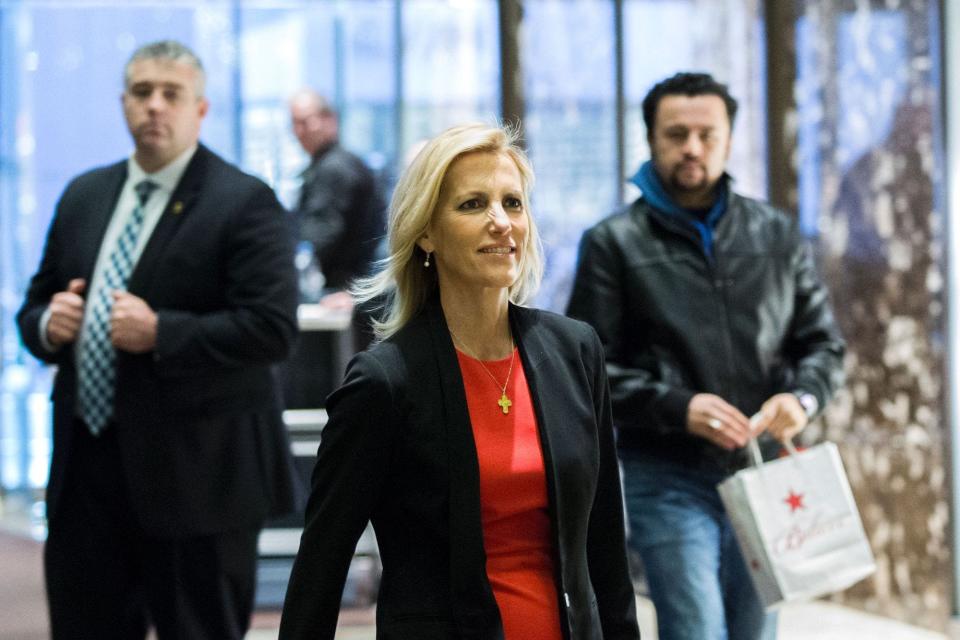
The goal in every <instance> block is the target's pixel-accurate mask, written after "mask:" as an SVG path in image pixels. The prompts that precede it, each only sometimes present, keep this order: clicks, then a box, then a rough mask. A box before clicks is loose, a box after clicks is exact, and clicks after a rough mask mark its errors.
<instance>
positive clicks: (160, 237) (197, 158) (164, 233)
mask: <svg viewBox="0 0 960 640" xmlns="http://www.w3.org/2000/svg"><path fill="white" fill-rule="evenodd" d="M209 155H210V152H209V151H207V149H206V147H204V146H203V145H199V146H198V147H197V151H196V153H194V154H193V158H191V159H190V163H189V164H188V165H187V168H186V170H185V171H184V172H183V176H182V177H181V178H180V182H179V183H178V184H177V187H176V189H174V190H173V193H172V194H171V196H170V201H169V202H168V203H167V207H166V209H164V210H163V214H162V215H161V216H160V220H159V221H158V222H157V226H156V227H155V228H154V229H153V233H152V234H151V235H150V240H149V241H148V242H147V246H146V247H144V249H143V253H142V254H141V255H140V259H139V260H137V264H136V266H135V267H134V268H133V273H132V274H131V275H130V281H129V284H128V287H127V288H128V289H129V290H130V291H132V292H137V293H141V294H142V293H143V292H144V291H146V290H147V289H148V288H149V287H150V284H151V282H150V278H151V276H152V274H153V273H155V270H154V268H153V266H154V265H155V264H156V263H157V261H158V260H160V259H162V257H163V252H164V249H165V248H166V246H167V244H168V243H169V242H170V240H171V239H172V238H173V237H174V236H175V235H176V232H177V229H178V228H179V227H180V222H181V221H182V220H183V218H184V217H185V216H186V215H187V214H188V213H189V212H190V210H191V208H192V206H193V204H194V202H195V201H196V199H197V197H198V196H199V195H200V191H201V190H202V189H203V185H204V181H205V179H206V174H207V163H208V160H209V158H208V156H209Z"/></svg>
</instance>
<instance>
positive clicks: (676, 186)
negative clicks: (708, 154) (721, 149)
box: [668, 162, 712, 193]
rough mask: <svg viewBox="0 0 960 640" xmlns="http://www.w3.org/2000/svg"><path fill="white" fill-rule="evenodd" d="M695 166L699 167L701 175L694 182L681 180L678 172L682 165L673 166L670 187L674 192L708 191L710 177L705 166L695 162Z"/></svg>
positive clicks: (681, 169)
mask: <svg viewBox="0 0 960 640" xmlns="http://www.w3.org/2000/svg"><path fill="white" fill-rule="evenodd" d="M696 165H697V167H698V168H699V169H700V172H701V175H702V176H703V177H702V178H700V180H698V181H697V182H696V183H694V184H690V183H689V182H683V181H682V180H681V179H680V173H681V171H683V168H682V165H676V166H674V168H673V171H671V172H670V180H669V181H668V182H669V183H670V189H671V190H672V191H674V192H675V193H703V192H705V191H709V190H710V188H711V186H712V185H711V184H710V177H709V176H708V175H707V167H706V166H705V165H704V164H703V163H702V162H698V163H696Z"/></svg>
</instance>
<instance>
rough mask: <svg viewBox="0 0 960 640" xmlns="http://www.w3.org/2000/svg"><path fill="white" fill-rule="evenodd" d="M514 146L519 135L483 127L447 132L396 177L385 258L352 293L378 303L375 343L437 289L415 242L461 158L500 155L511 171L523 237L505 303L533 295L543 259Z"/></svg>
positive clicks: (528, 185) (527, 183)
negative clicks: (517, 184) (518, 190)
mask: <svg viewBox="0 0 960 640" xmlns="http://www.w3.org/2000/svg"><path fill="white" fill-rule="evenodd" d="M518 140H519V133H518V131H517V130H516V129H514V128H512V127H502V126H491V125H488V124H483V123H471V124H464V125H459V126H456V127H451V128H450V129H447V130H446V131H444V132H443V133H441V134H440V135H438V136H437V137H435V138H433V139H432V140H430V141H429V142H427V143H426V145H424V147H423V148H422V149H421V150H420V152H419V153H418V154H417V155H416V156H415V157H414V158H413V160H412V161H411V162H410V164H409V165H408V166H407V168H406V169H405V170H404V172H403V173H402V174H401V176H400V180H399V181H398V182H397V186H396V188H395V189H394V192H393V198H392V199H391V201H390V219H389V223H388V228H387V235H388V242H389V248H388V250H389V255H388V257H387V258H385V259H384V260H382V261H381V263H380V267H381V268H380V271H379V272H378V273H377V274H375V275H373V276H371V277H369V278H364V279H361V280H358V281H357V282H356V283H355V284H354V286H353V289H352V293H353V294H354V296H355V297H356V298H358V300H359V301H360V302H368V301H371V300H375V299H376V300H378V301H382V302H383V307H384V313H383V316H382V318H381V319H380V320H375V321H374V322H373V330H374V333H375V334H376V336H377V338H378V339H380V340H383V339H385V338H388V337H390V336H391V335H393V334H394V333H396V332H397V331H399V330H400V329H401V328H402V327H403V326H404V325H406V324H407V323H408V322H409V321H410V319H411V318H413V316H415V315H416V314H417V313H418V312H419V311H420V310H421V309H422V308H423V305H424V304H425V303H426V301H427V300H428V299H429V297H430V296H431V295H432V294H433V293H434V292H435V291H436V289H437V286H438V284H437V270H436V268H432V269H431V268H425V267H424V266H423V261H424V259H425V254H424V252H423V250H422V249H420V248H419V247H418V246H417V240H419V239H420V238H421V237H423V236H424V234H426V232H427V228H428V227H429V226H430V222H431V220H432V219H433V215H434V212H435V210H436V208H437V200H438V197H439V194H440V187H441V185H442V184H443V179H444V177H445V176H446V175H447V170H448V169H449V168H450V165H451V164H453V162H454V161H455V160H456V159H457V158H459V157H461V156H463V155H464V154H467V153H474V152H490V153H502V154H504V155H506V156H507V157H509V158H510V159H511V160H513V161H514V163H515V164H516V165H517V169H518V170H519V172H520V181H521V184H522V186H523V200H524V208H525V210H526V213H527V219H528V223H527V224H528V232H527V238H526V246H525V247H524V248H523V252H522V254H521V255H522V256H523V257H522V258H521V263H520V273H519V275H518V277H517V279H516V281H515V282H514V283H513V284H512V285H510V289H509V298H510V301H511V302H513V303H515V304H524V303H525V302H527V301H528V300H529V299H530V298H531V297H533V295H534V294H535V293H536V291H537V288H538V287H539V286H540V280H541V278H542V276H543V254H542V251H541V248H540V236H539V234H538V233H537V227H536V225H535V224H534V221H533V217H532V216H531V215H530V207H529V202H530V192H531V191H532V188H533V169H532V168H531V166H530V161H529V160H528V159H527V155H526V154H525V153H524V152H523V150H522V149H521V148H520V146H519V144H518Z"/></svg>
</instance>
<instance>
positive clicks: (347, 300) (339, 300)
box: [320, 291, 353, 311]
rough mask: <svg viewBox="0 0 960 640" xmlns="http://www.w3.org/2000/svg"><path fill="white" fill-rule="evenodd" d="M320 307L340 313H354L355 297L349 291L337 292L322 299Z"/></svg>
mask: <svg viewBox="0 0 960 640" xmlns="http://www.w3.org/2000/svg"><path fill="white" fill-rule="evenodd" d="M320 305H321V306H324V307H327V308H329V309H336V310H338V311H352V310H353V296H352V295H350V292H349V291H335V292H333V293H328V294H327V295H325V296H323V297H322V298H320Z"/></svg>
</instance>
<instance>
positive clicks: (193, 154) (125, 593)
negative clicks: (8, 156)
mask: <svg viewBox="0 0 960 640" xmlns="http://www.w3.org/2000/svg"><path fill="white" fill-rule="evenodd" d="M203 89H204V72H203V68H202V66H201V63H200V61H199V60H198V59H197V57H196V56H195V55H194V54H193V53H192V52H191V51H190V50H189V49H187V48H186V47H184V46H183V45H181V44H179V43H176V42H170V41H164V42H157V43H153V44H149V45H146V46H144V47H141V48H140V49H138V50H137V51H136V52H134V54H133V56H132V57H131V59H130V61H129V62H128V63H127V66H126V69H125V88H124V92H123V95H122V102H123V110H124V115H125V117H126V121H127V125H128V127H129V130H130V133H131V135H132V137H133V141H134V146H135V150H134V153H133V155H132V156H131V157H130V158H129V159H128V160H125V161H122V162H119V163H117V164H114V165H111V166H108V167H104V168H100V169H95V170H93V171H90V172H88V173H85V174H83V175H81V176H79V177H78V178H76V179H74V180H73V181H72V182H71V183H70V184H69V185H68V186H67V188H66V190H65V191H64V193H63V195H62V197H61V199H60V201H59V203H58V205H57V210H56V213H55V216H54V219H53V222H52V224H51V227H50V231H49V235H48V237H47V242H46V247H45V249H44V253H43V258H42V261H41V264H40V268H39V269H38V271H37V273H36V275H34V277H33V279H32V280H31V282H30V287H29V290H28V292H27V296H26V301H25V302H24V305H23V307H22V308H21V309H20V312H19V314H18V316H17V321H18V323H19V327H20V331H21V334H22V337H23V340H24V342H25V343H26V345H27V347H28V348H29V349H30V351H31V352H32V353H34V354H35V355H36V356H37V357H39V358H41V359H43V360H45V361H47V362H50V363H53V364H56V365H57V367H58V372H57V378H56V382H55V384H54V390H53V403H54V425H53V440H54V445H53V461H52V465H51V471H50V481H49V485H48V490H47V515H48V518H49V537H48V539H47V543H46V548H45V560H44V563H45V575H46V581H47V594H48V600H49V606H50V619H51V627H52V635H53V637H54V638H137V637H139V638H143V637H144V636H145V635H146V631H147V627H148V625H149V624H152V625H153V626H155V628H156V630H157V634H158V636H159V637H160V638H161V639H163V638H174V637H176V638H217V639H222V638H242V637H243V635H244V634H245V632H246V630H247V627H248V625H249V617H250V613H251V610H252V606H253V595H254V587H255V563H256V550H257V537H258V533H259V530H260V528H261V526H262V524H263V522H264V520H265V519H266V518H267V517H268V516H270V515H275V514H279V513H282V512H286V511H289V510H291V509H292V508H293V501H294V500H293V481H292V478H293V476H292V472H291V465H290V452H289V447H288V444H287V442H286V435H285V432H284V431H283V426H282V422H281V420H280V415H279V402H278V398H277V391H276V385H275V381H274V377H273V374H272V370H271V366H272V365H273V364H274V363H275V362H276V361H278V360H281V359H282V358H284V357H285V356H286V354H287V352H288V350H289V347H290V344H291V342H292V340H293V338H294V335H295V333H296V313H295V307H296V277H295V274H294V271H293V261H292V239H291V238H290V234H289V231H288V226H287V224H286V222H285V221H284V214H283V211H282V209H281V207H280V205H279V203H278V202H277V200H276V198H275V196H274V194H273V192H272V191H271V190H270V189H269V188H268V187H267V186H266V185H265V184H263V183H262V182H261V181H259V180H257V179H255V178H252V177H250V176H247V175H245V174H243V173H242V172H240V171H239V170H238V169H236V168H235V167H233V166H231V165H228V164H227V163H225V162H224V161H223V160H222V159H220V158H219V157H218V156H216V155H215V154H213V153H212V152H211V151H209V150H208V149H206V148H205V147H204V146H202V145H200V144H199V142H198V141H199V133H200V124H201V122H202V120H203V117H204V116H205V115H206V113H207V108H208V103H207V101H206V99H205V98H204V97H203Z"/></svg>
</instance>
